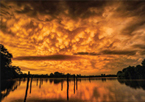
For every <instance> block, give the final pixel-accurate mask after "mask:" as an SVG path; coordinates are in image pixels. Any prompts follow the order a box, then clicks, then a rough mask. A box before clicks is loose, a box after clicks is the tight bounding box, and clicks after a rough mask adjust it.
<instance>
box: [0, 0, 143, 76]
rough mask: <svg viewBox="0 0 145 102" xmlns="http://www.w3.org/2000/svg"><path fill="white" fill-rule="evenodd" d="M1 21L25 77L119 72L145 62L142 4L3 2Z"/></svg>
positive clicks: (3, 39) (0, 38)
mask: <svg viewBox="0 0 145 102" xmlns="http://www.w3.org/2000/svg"><path fill="white" fill-rule="evenodd" d="M0 20H1V22H0V43H1V44H3V45H4V46H5V48H7V49H8V51H9V52H10V53H12V55H13V59H12V65H15V66H19V67H20V68H21V70H22V71H23V72H24V73H25V72H26V73H27V72H28V71H31V73H33V74H50V73H51V72H55V71H59V72H62V73H71V74H82V75H93V74H95V75H96V74H101V73H103V74H116V73H117V71H119V70H122V69H123V68H125V67H127V66H129V65H131V66H135V65H138V64H140V63H141V62H142V60H143V59H144V58H145V1H143V0H79V1H77V0H73V1H71V0H51V1H50V0H49V1H48V0H23V1H22V0H7V1H6V0H1V1H0Z"/></svg>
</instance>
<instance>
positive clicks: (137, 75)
mask: <svg viewBox="0 0 145 102" xmlns="http://www.w3.org/2000/svg"><path fill="white" fill-rule="evenodd" d="M141 64H142V65H137V66H136V67H134V66H129V67H127V68H124V69H123V70H122V71H118V72H117V77H118V78H125V79H145V59H144V60H143V61H142V63H141Z"/></svg>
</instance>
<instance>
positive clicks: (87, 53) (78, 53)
mask: <svg viewBox="0 0 145 102" xmlns="http://www.w3.org/2000/svg"><path fill="white" fill-rule="evenodd" d="M74 55H92V56H95V55H100V54H99V53H95V52H92V53H89V52H77V53H74Z"/></svg>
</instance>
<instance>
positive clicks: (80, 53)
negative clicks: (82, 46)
mask: <svg viewBox="0 0 145 102" xmlns="http://www.w3.org/2000/svg"><path fill="white" fill-rule="evenodd" d="M136 52H137V51H128V50H123V51H122V50H103V51H101V52H100V53H95V52H92V53H89V52H77V53H74V55H94V56H97V55H104V54H113V55H135V54H136Z"/></svg>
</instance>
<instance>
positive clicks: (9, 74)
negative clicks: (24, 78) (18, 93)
mask: <svg viewBox="0 0 145 102" xmlns="http://www.w3.org/2000/svg"><path fill="white" fill-rule="evenodd" d="M12 57H13V56H12V54H11V53H9V52H8V51H7V49H6V48H5V47H4V46H3V45H2V44H0V58H1V59H0V65H1V66H0V69H1V72H2V73H1V77H2V79H9V78H16V77H18V75H19V74H22V72H21V71H20V68H19V67H18V66H12V65H10V64H11V62H12V61H11V58H12Z"/></svg>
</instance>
